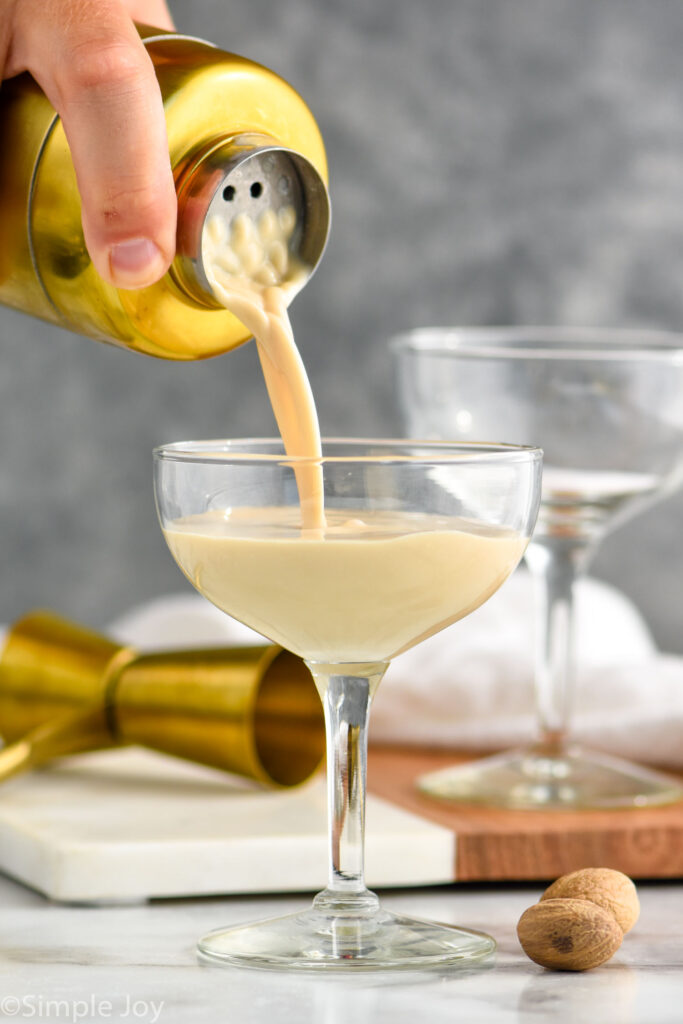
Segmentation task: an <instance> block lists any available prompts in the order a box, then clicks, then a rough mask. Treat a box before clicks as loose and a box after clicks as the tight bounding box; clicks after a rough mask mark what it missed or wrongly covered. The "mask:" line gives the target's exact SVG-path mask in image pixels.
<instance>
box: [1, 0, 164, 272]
mask: <svg viewBox="0 0 683 1024" xmlns="http://www.w3.org/2000/svg"><path fill="white" fill-rule="evenodd" d="M22 5H23V8H24V10H26V8H27V7H29V6H30V4H28V3H27V2H26V0H22ZM36 11H39V15H38V14H36V16H35V17H34V18H33V19H32V23H31V25H28V24H23V25H21V26H19V27H18V28H17V30H16V36H17V38H19V39H22V40H23V47H24V55H23V61H24V62H25V66H26V67H27V69H28V70H29V71H31V73H32V74H33V75H34V77H35V78H36V79H37V80H38V82H39V84H40V85H41V87H42V88H43V90H44V91H45V93H46V94H47V96H48V99H49V100H50V101H51V103H52V104H53V106H54V107H55V109H56V110H57V112H58V113H59V114H60V116H61V118H62V122H63V125H64V130H65V133H66V137H67V140H68V143H69V148H70V150H71V155H72V158H73V162H74V167H75V169H76V177H77V181H78V188H79V191H80V194H81V200H82V207H83V232H84V235H85V241H86V245H87V247H88V251H89V252H90V256H91V258H92V261H93V263H94V264H95V267H96V269H97V270H98V272H99V273H100V275H101V276H102V277H103V278H104V279H105V280H106V281H109V282H110V283H111V284H114V285H116V286H117V287H119V288H140V287H144V286H146V285H149V284H152V283H153V282H154V281H156V280H158V279H159V278H160V277H161V276H162V275H163V274H164V273H165V271H166V270H167V269H168V266H169V264H170V262H171V259H172V258H173V254H174V249H175V226H176V209H177V206H176V196H175V189H174V186H173V178H172V174H171V168H170V162H169V156H168V144H167V139H166V125H165V120H164V113H163V106H162V101H161V94H160V92H159V86H158V83H157V80H156V77H155V74H154V69H153V67H152V63H151V61H150V59H149V56H148V54H147V52H146V50H145V48H144V46H143V44H142V43H141V41H140V39H139V37H138V35H137V32H136V31H135V28H134V26H133V23H132V21H131V18H130V15H129V14H128V12H127V11H126V10H125V9H124V7H123V6H122V5H121V4H120V3H119V2H118V0H87V2H83V0H42V2H40V3H39V7H37V8H36Z"/></svg>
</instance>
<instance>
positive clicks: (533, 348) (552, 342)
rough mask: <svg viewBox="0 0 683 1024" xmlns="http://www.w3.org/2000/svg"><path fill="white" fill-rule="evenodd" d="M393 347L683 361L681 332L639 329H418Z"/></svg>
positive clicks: (475, 354) (480, 354)
mask: <svg viewBox="0 0 683 1024" xmlns="http://www.w3.org/2000/svg"><path fill="white" fill-rule="evenodd" d="M389 348H390V350H391V351H393V352H396V353H402V352H408V353H425V354H426V355H435V356H450V355H459V356H463V357H466V358H474V359H477V358H496V359H499V358H502V359H520V358H524V359H557V360H562V359H586V360H589V359H592V360H605V361H608V360H614V361H617V360H624V361H640V360H653V361H655V362H665V363H671V364H676V363H683V334H677V333H676V332H675V331H665V330H655V329H650V328H638V327H624V328H621V327H618V328H613V327H543V326H534V325H529V326H517V327H505V326H503V327H463V326H460V327H458V326H451V327H433V326H432V327H416V328H413V329H412V330H408V331H401V332H399V333H397V334H395V335H393V336H392V337H391V338H390V340H389Z"/></svg>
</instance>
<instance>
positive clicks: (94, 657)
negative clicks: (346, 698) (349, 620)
mask: <svg viewBox="0 0 683 1024" xmlns="http://www.w3.org/2000/svg"><path fill="white" fill-rule="evenodd" d="M0 735H1V736H2V737H3V739H4V740H5V742H6V743H7V744H8V746H6V747H5V748H4V749H3V750H0V781H1V780H3V779H5V778H8V777H9V776H10V775H14V774H16V773H17V772H19V771H22V770H23V769H25V768H28V767H34V766H36V765H38V764H43V763H44V762H45V761H48V760H50V759H51V758H53V757H60V756H63V755H65V754H75V753H81V752H83V751H87V750H98V749H102V748H106V747H113V746H118V745H121V744H127V743H138V744H141V745H143V746H146V747H151V748H152V749H154V750H159V751H162V752H164V753H166V754H174V755H176V756H179V757H183V758H187V759H189V760H192V761H198V762H200V763H202V764H206V765H210V766H212V767H214V768H222V769H224V770H225V771H229V772H235V773H236V774H239V775H243V776H246V777H247V778H251V779H255V780H257V781H258V782H262V783H267V784H270V785H276V786H292V785H297V784H298V783H301V782H303V781H305V779H307V778H308V777H309V776H310V775H311V774H312V773H313V772H314V771H315V769H316V768H317V767H318V765H319V764H320V763H321V761H322V758H323V754H324V750H325V730H324V723H323V712H322V707H321V704H320V699H319V697H318V693H317V690H316V688H315V685H314V683H313V679H312V677H311V675H310V673H309V671H308V669H307V668H306V666H305V665H304V663H303V662H302V661H301V659H299V658H297V657H296V656H295V655H293V654H290V653H289V652H288V651H284V650H282V648H279V647H275V646H272V645H268V646H259V647H235V648H224V649H209V650H191V651H173V652H163V653H156V654H138V653H137V651H136V650H135V649H134V648H131V647H123V646H120V645H118V644H116V643H114V642H112V641H111V640H108V639H107V638H106V637H103V636H100V635H99V634H97V633H94V632H92V631H90V630H88V629H85V628H83V627H82V626H78V625H76V624H74V623H71V622H67V621H66V620H64V619H61V618H59V617H58V616H56V615H54V614H52V613H51V612H45V611H37V612H31V613H30V614H28V615H27V616H25V617H24V618H23V619H21V620H20V621H19V622H17V623H16V624H15V625H14V627H13V628H12V629H11V631H10V633H9V635H8V638H7V640H6V643H5V647H4V650H3V652H2V656H1V657H0Z"/></svg>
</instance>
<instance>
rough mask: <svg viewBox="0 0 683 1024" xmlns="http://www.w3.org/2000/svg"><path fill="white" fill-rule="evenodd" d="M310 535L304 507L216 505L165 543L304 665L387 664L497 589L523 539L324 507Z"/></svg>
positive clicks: (420, 517) (465, 525) (238, 614)
mask: <svg viewBox="0 0 683 1024" xmlns="http://www.w3.org/2000/svg"><path fill="white" fill-rule="evenodd" d="M326 516H327V525H326V527H325V529H324V530H323V531H321V533H320V534H319V535H318V536H315V537H312V536H311V535H310V534H308V533H306V532H305V531H302V530H301V528H300V516H299V509H298V508H295V507H294V508H292V507H285V508H237V509H230V510H221V509H213V510H210V511H208V512H205V513H201V514H198V515H193V516H188V517H186V518H184V519H181V520H177V521H175V522H174V523H173V524H172V525H171V526H169V527H168V528H167V529H165V530H164V534H165V537H166V541H167V543H168V545H169V547H170V549H171V551H172V553H173V555H174V557H175V559H176V561H177V562H178V564H179V565H180V567H181V568H182V570H183V572H184V573H185V574H186V576H187V577H188V578H189V580H190V581H191V582H192V583H193V584H194V586H195V587H196V588H197V589H198V590H199V591H200V592H201V593H202V594H204V596H205V597H207V598H208V599H209V600H210V601H212V602H213V603H214V604H216V605H218V607H219V608H222V609H223V611H225V612H228V614H230V615H232V616H234V617H235V618H237V619H240V620H241V621H242V622H245V623H246V624H247V625H249V626H251V627H252V628H253V629H255V630H257V631H258V632H259V633H263V634H264V635H265V636H267V637H268V638H269V639H271V640H274V641H275V642H276V643H279V644H281V645H282V646H283V647H286V648H287V649H288V650H290V651H293V652H294V653H296V654H299V655H301V656H303V657H305V658H307V659H309V660H313V661H325V662H337V663H340V662H349V661H355V662H359V661H386V660H388V659H389V658H391V657H393V656H394V655H396V654H398V653H400V652H401V651H404V650H406V649H407V648H409V647H412V646H413V645H414V644H417V643H419V642H420V641H421V640H423V639H425V638H426V637H428V636H431V635H432V634H433V633H436V632H438V631H439V630H440V629H443V628H444V627H445V626H447V625H449V624H450V623H452V622H455V621H456V620H457V619H460V618H462V617H463V616H465V615H467V614H469V613H470V612H471V611H473V610H474V609H475V608H477V607H478V606H479V605H480V604H482V603H483V602H484V601H485V600H487V598H488V597H490V595H491V594H492V593H493V592H494V591H495V590H497V589H498V587H499V586H500V585H501V583H503V582H504V580H505V579H506V578H507V577H508V575H509V574H510V572H511V571H512V569H513V568H514V567H515V565H516V564H517V562H518V561H519V559H520V558H521V557H522V554H523V553H524V548H525V547H526V538H523V537H521V536H520V535H519V534H517V533H515V532H513V531H511V530H504V529H502V528H497V527H486V526H483V525H480V524H477V523H474V522H472V521H470V520H466V519H456V518H448V517H443V516H434V515H428V514H419V513H415V514H410V513H401V512H387V511H381V510H377V511H375V510H368V509H363V510H362V511H360V510H359V511H357V512H355V513H354V512H353V511H349V510H348V509H344V510H337V509H334V508H327V509H326Z"/></svg>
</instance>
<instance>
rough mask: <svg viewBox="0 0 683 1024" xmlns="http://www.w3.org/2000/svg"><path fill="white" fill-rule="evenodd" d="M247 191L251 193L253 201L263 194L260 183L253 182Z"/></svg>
mask: <svg viewBox="0 0 683 1024" xmlns="http://www.w3.org/2000/svg"><path fill="white" fill-rule="evenodd" d="M249 191H250V192H251V194H252V196H253V197H254V199H258V197H259V196H260V195H261V193H262V192H263V185H262V184H261V182H260V181H255V182H253V184H252V186H251V188H250V189H249Z"/></svg>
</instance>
